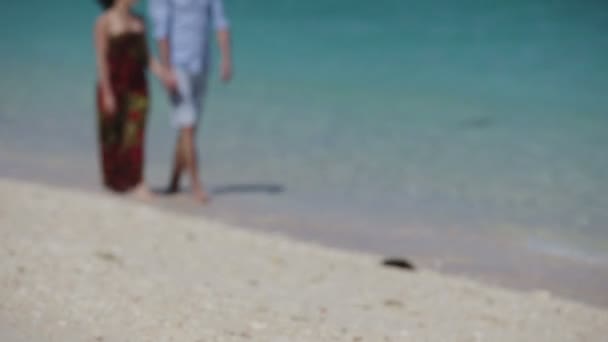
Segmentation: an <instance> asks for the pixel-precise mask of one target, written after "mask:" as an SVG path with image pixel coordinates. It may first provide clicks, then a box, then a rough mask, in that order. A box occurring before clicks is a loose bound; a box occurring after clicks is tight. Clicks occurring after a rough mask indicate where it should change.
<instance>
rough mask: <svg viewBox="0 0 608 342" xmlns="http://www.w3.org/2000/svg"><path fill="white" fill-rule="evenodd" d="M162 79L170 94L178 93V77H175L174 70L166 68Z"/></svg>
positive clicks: (161, 76)
mask: <svg viewBox="0 0 608 342" xmlns="http://www.w3.org/2000/svg"><path fill="white" fill-rule="evenodd" d="M160 79H161V81H162V82H163V84H164V85H165V88H167V90H168V91H169V92H170V93H174V92H176V91H177V76H175V73H174V72H173V69H171V68H167V67H164V68H163V71H162V73H161V75H160Z"/></svg>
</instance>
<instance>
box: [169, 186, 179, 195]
mask: <svg viewBox="0 0 608 342" xmlns="http://www.w3.org/2000/svg"><path fill="white" fill-rule="evenodd" d="M180 190H181V189H180V188H179V185H177V184H169V186H168V187H167V190H165V193H166V194H167V195H174V194H177V193H179V192H180Z"/></svg>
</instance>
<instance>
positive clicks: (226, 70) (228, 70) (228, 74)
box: [220, 59, 232, 82]
mask: <svg viewBox="0 0 608 342" xmlns="http://www.w3.org/2000/svg"><path fill="white" fill-rule="evenodd" d="M220 69H221V70H220V72H221V77H222V81H224V82H230V80H232V62H231V61H230V60H227V59H224V60H222V63H221V65H220Z"/></svg>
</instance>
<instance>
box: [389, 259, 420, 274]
mask: <svg viewBox="0 0 608 342" xmlns="http://www.w3.org/2000/svg"><path fill="white" fill-rule="evenodd" d="M382 265H384V266H387V267H394V268H400V269H403V270H408V271H414V270H415V269H416V267H415V266H414V264H412V263H411V262H409V261H407V260H405V259H397V258H391V259H384V261H382Z"/></svg>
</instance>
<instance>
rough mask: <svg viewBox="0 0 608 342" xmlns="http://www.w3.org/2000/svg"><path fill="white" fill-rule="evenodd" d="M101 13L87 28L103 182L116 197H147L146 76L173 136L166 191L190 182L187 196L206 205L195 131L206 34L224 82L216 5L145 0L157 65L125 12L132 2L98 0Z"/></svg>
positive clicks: (224, 36)
mask: <svg viewBox="0 0 608 342" xmlns="http://www.w3.org/2000/svg"><path fill="white" fill-rule="evenodd" d="M98 2H99V3H100V4H101V6H102V8H103V9H104V12H103V13H102V14H101V15H100V16H99V18H98V19H97V22H96V24H95V48H96V56H97V73H98V88H97V108H98V121H99V139H100V152H101V164H102V174H103V182H104V185H105V186H106V187H108V188H109V189H111V190H114V191H118V192H133V193H134V194H135V195H136V196H138V197H141V198H149V197H151V196H152V195H151V193H150V190H149V189H148V187H147V186H146V184H145V182H144V179H143V178H144V172H143V163H144V141H145V128H146V117H147V113H148V105H149V97H148V85H147V79H146V71H147V69H150V70H151V71H152V72H153V73H154V74H155V75H156V76H157V77H158V78H159V79H160V80H161V81H162V82H163V84H164V85H165V87H166V88H167V92H168V93H169V98H170V101H171V108H172V109H171V121H172V124H173V126H174V127H175V128H177V129H178V130H179V134H178V138H177V142H176V145H175V156H174V164H173V171H172V175H171V179H170V181H169V186H168V191H169V192H177V191H179V184H180V178H181V175H182V173H184V172H187V173H188V174H189V176H190V185H191V187H192V194H193V196H194V198H195V199H196V200H198V201H200V202H203V203H205V202H207V201H208V200H209V198H208V195H207V193H206V192H205V189H204V187H203V185H202V183H201V181H200V178H199V173H198V162H197V152H196V138H195V135H196V127H197V121H198V116H199V114H200V112H201V110H202V105H203V97H204V94H205V88H206V83H207V77H208V71H209V63H210V48H209V43H210V42H209V41H210V31H211V27H214V28H215V30H216V32H217V39H218V43H219V47H220V51H221V56H222V59H221V63H220V67H221V77H222V80H224V81H229V80H230V79H231V76H232V66H231V51H230V31H229V27H228V21H227V20H226V17H225V15H224V9H223V3H222V0H149V14H150V18H151V20H152V25H153V35H154V38H155V40H156V42H157V44H158V50H159V55H160V59H157V58H154V57H153V56H152V55H151V54H150V53H149V51H148V48H147V43H146V32H147V30H146V25H145V21H144V20H143V19H142V18H141V17H140V16H138V15H136V14H135V13H133V11H132V7H133V6H134V4H135V3H136V2H137V0H98Z"/></svg>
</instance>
